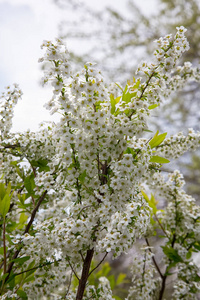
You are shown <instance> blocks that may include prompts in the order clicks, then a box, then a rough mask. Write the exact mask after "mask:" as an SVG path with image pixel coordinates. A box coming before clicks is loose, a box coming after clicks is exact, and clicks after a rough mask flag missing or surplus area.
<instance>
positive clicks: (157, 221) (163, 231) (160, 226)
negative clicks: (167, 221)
mask: <svg viewBox="0 0 200 300" xmlns="http://www.w3.org/2000/svg"><path fill="white" fill-rule="evenodd" d="M154 216H155V219H156V221H157V222H158V224H159V226H160V228H161V229H162V231H163V232H164V234H165V235H166V237H167V238H168V239H170V238H169V236H168V234H167V233H166V231H165V229H164V227H163V226H162V224H161V223H160V221H159V219H158V217H157V216H156V214H154Z"/></svg>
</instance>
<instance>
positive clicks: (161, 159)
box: [149, 155, 170, 164]
mask: <svg viewBox="0 0 200 300" xmlns="http://www.w3.org/2000/svg"><path fill="white" fill-rule="evenodd" d="M149 162H153V163H158V164H167V163H169V162H170V161H169V160H168V159H166V158H164V157H161V156H157V155H154V156H152V157H151V158H150V160H149Z"/></svg>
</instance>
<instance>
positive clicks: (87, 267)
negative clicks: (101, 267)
mask: <svg viewBox="0 0 200 300" xmlns="http://www.w3.org/2000/svg"><path fill="white" fill-rule="evenodd" d="M93 255H94V249H92V250H87V254H86V257H85V260H84V264H83V270H82V274H81V278H80V281H79V285H78V291H77V294H76V300H82V299H83V294H84V291H85V287H86V283H87V280H88V275H89V271H90V265H91V262H92V258H93Z"/></svg>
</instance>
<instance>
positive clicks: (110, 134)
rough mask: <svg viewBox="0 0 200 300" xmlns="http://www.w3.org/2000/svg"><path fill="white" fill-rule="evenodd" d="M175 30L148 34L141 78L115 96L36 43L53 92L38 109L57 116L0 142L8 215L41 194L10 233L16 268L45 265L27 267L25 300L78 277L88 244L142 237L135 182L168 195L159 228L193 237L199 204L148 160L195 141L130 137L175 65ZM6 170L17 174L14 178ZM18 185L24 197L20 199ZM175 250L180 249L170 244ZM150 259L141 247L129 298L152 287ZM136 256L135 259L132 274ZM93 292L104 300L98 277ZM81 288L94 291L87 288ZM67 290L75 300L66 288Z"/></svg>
mask: <svg viewBox="0 0 200 300" xmlns="http://www.w3.org/2000/svg"><path fill="white" fill-rule="evenodd" d="M184 31H185V30H184V29H183V28H182V27H181V28H178V31H177V34H176V35H175V37H172V36H168V37H166V38H164V39H161V40H159V41H158V45H159V51H158V52H159V53H158V52H157V51H156V53H157V54H156V62H155V64H151V65H146V64H144V65H143V66H142V68H140V70H139V71H142V72H143V74H145V76H143V78H138V79H134V80H133V83H130V82H129V83H128V84H127V86H126V88H125V90H124V91H122V92H121V95H117V92H116V89H114V88H112V87H111V88H110V90H109V89H107V87H106V85H105V84H104V80H103V77H102V75H101V72H100V71H99V70H98V69H97V68H96V67H95V65H94V64H92V63H87V64H86V65H85V66H84V68H83V70H82V71H81V72H78V73H76V74H72V72H71V68H70V64H69V55H68V52H67V50H66V49H65V47H64V45H63V44H62V42H61V41H60V40H57V41H56V43H54V44H53V43H52V42H49V41H47V42H44V44H43V47H45V48H46V53H45V56H44V58H43V59H41V60H40V61H44V62H45V77H44V79H43V82H44V83H46V82H48V81H49V82H51V84H52V86H53V97H52V99H51V100H50V101H49V102H48V103H47V105H46V107H47V109H49V110H50V112H51V113H52V114H53V113H55V112H59V113H60V114H61V119H60V121H59V122H58V123H57V124H50V125H49V126H47V127H46V126H43V127H42V128H41V130H40V131H39V132H37V133H32V132H29V131H27V132H26V133H24V134H18V135H16V136H15V137H13V136H11V137H10V139H9V140H7V141H6V143H5V145H4V148H3V149H6V151H7V152H6V154H9V155H7V157H8V158H7V162H5V159H4V155H2V157H1V161H2V162H1V163H4V168H3V169H2V170H3V171H2V170H1V174H0V175H2V173H4V172H6V179H10V180H12V184H13V186H17V190H18V196H19V197H17V200H16V201H15V202H16V203H15V204H16V206H14V209H13V214H14V213H15V212H16V207H17V206H19V207H20V209H21V208H23V210H25V211H26V213H27V214H29V215H30V212H31V218H32V217H33V215H34V213H35V209H36V208H37V205H38V203H40V201H41V207H40V208H42V209H41V211H40V212H39V213H38V214H37V217H36V218H35V219H34V222H33V223H32V226H31V230H30V231H28V230H27V231H26V230H25V231H24V234H22V235H21V236H20V238H21V240H22V243H23V247H22V249H20V255H22V256H30V260H29V261H28V262H27V264H25V265H24V268H26V267H28V265H29V264H30V262H33V261H34V263H35V264H36V265H43V264H46V265H45V267H44V268H41V269H40V268H38V270H37V271H36V272H35V279H36V281H35V283H34V284H33V283H32V282H31V281H30V282H27V283H26V285H25V289H26V292H27V294H28V297H29V299H36V298H38V297H41V295H44V294H46V295H47V296H50V295H51V293H52V291H53V290H54V289H55V287H58V285H59V284H63V285H64V284H65V283H66V280H67V278H68V277H67V276H68V271H69V269H71V270H72V271H73V273H74V274H76V276H77V277H78V276H79V277H80V274H81V270H82V266H83V261H85V259H86V257H87V254H88V251H89V252H90V251H93V252H94V254H99V253H108V252H111V251H112V253H113V256H114V257H117V256H119V255H120V254H121V253H124V252H127V251H128V249H129V248H130V247H131V246H132V244H133V242H134V241H135V239H136V238H138V237H139V238H140V237H142V236H144V234H145V233H146V230H147V228H148V226H149V222H150V215H151V209H150V207H149V204H148V203H147V202H146V200H145V199H144V197H143V194H142V192H141V185H142V184H143V183H144V181H145V180H147V182H148V183H149V186H150V187H153V188H154V187H155V186H156V188H158V190H159V191H160V192H163V193H164V194H165V195H166V197H167V199H168V201H169V207H168V208H167V210H166V215H165V214H164V213H163V215H162V219H163V223H164V226H165V227H166V232H167V230H168V227H170V230H172V229H173V230H177V234H180V235H181V231H183V232H188V234H190V233H191V232H194V235H195V238H197V237H199V233H198V232H199V226H198V224H199V223H198V222H197V223H195V220H196V219H197V218H198V217H199V210H198V209H197V208H196V206H194V201H193V199H192V198H190V197H189V196H187V195H186V194H185V193H184V192H183V190H182V189H181V187H182V181H181V180H180V178H179V177H180V176H179V174H178V173H177V172H176V173H174V174H173V175H172V176H171V177H170V179H169V181H168V182H167V183H165V181H164V179H163V178H162V177H161V176H160V175H159V173H158V172H156V171H155V169H154V164H153V165H152V163H151V162H150V159H151V158H152V155H154V154H158V155H159V154H160V155H161V154H162V156H165V157H168V155H169V156H170V157H177V156H178V155H180V154H182V153H183V152H184V151H187V150H188V149H193V148H195V147H196V146H198V145H199V133H197V134H196V133H194V132H193V131H192V130H190V131H189V135H188V136H187V137H183V136H182V135H180V134H179V135H178V137H177V138H176V137H173V138H169V139H167V140H166V141H164V142H163V143H162V144H160V145H159V146H158V147H155V148H153V149H152V148H151V146H150V144H149V140H147V139H144V138H138V135H139V134H140V135H141V134H142V133H143V132H144V131H145V130H147V128H148V126H147V117H148V116H149V115H150V112H151V111H152V109H153V108H155V105H157V104H159V103H160V101H161V97H162V96H164V95H165V93H166V90H167V89H168V86H167V85H168V84H169V78H172V77H173V75H172V74H171V73H170V68H171V64H172V69H173V70H175V69H174V68H175V66H174V64H175V63H176V62H177V59H178V58H179V56H180V55H181V54H182V53H183V52H184V51H185V50H186V49H187V48H188V45H187V42H186V40H185V37H184ZM169 58H171V60H172V61H171V60H169ZM169 66H170V67H169ZM184 68H185V69H183V70H182V69H181V73H184V72H186V69H187V72H188V68H190V66H188V65H186V66H185V67H184ZM191 76H194V73H193V74H192V75H191ZM144 77H145V78H144ZM170 80H171V79H170ZM180 80H182V79H181V76H180ZM178 81H179V79H178V80H177V85H178ZM118 87H119V90H120V86H118ZM169 90H170V87H169ZM17 95H18V94H17ZM115 96H117V97H115ZM2 120H3V119H2ZM7 127H9V126H7ZM7 127H6V128H7ZM6 130H7V129H6ZM6 132H7V131H6ZM4 154H5V153H4ZM13 156H15V157H17V158H18V161H16V158H15V159H13ZM22 162H23V163H24V162H25V164H26V165H25V167H23V164H22ZM158 166H159V165H158ZM15 168H16V169H15ZM14 170H17V172H16V171H14ZM22 171H23V172H22ZM155 172H156V173H155ZM12 173H14V174H17V175H16V176H15V178H14V177H12ZM174 178H175V179H174ZM174 180H175V182H176V184H175V185H173V184H172V182H174ZM23 192H24V193H25V199H22V198H20V197H21V195H20V193H22V194H23ZM42 195H44V198H45V199H43V196H42ZM172 195H173V196H172ZM174 197H176V199H178V200H180V203H179V205H178V208H179V210H180V213H181V214H182V215H181V216H182V221H180V229H178V228H176V224H174V216H175V213H176V211H175V208H176V206H175V202H174V201H175V200H174V199H175V198H174ZM18 198H19V199H18ZM29 203H31V204H30V205H29ZM26 207H28V208H27V209H26ZM31 209H33V211H32V210H31ZM186 210H188V211H189V213H187V214H186ZM192 222H193V223H192ZM191 224H193V225H192V226H191ZM15 232H17V231H14V233H15ZM14 233H13V236H14ZM14 246H15V247H16V244H15V245H14ZM12 247H13V244H12ZM177 250H178V248H177ZM178 251H182V249H181V248H180V247H179V250H178ZM183 252H184V251H183ZM180 255H182V256H183V254H181V253H180ZM151 258H152V255H151V253H150V252H149V250H145V264H146V265H147V269H146V272H143V276H144V278H143V279H145V284H144V282H143V281H141V280H142V279H136V282H137V284H136V286H137V288H136V290H133V292H134V293H137V297H138V298H137V299H152V297H153V296H152V295H153V293H154V291H155V289H156V287H157V281H155V279H153V268H152V266H151V263H150V260H151ZM53 262H55V265H54V263H53ZM142 263H144V261H143V262H142ZM142 263H140V264H139V263H138V271H141V272H142V267H141V266H142ZM142 284H144V286H143V285H142ZM139 290H140V292H139ZM99 291H100V292H99V293H100V294H99V295H98V297H100V298H97V299H112V294H111V290H110V287H109V285H108V282H107V281H106V280H105V279H102V280H101V285H100V290H99ZM88 292H89V293H90V292H91V293H94V295H97V294H95V293H97V291H96V290H94V289H93V288H92V287H90V288H88ZM70 293H71V294H70ZM68 296H69V297H68V299H75V298H74V294H73V292H69V295H68ZM90 297H93V294H91V296H90ZM95 297H97V296H95ZM149 297H150V298H149ZM94 299H95V298H94Z"/></svg>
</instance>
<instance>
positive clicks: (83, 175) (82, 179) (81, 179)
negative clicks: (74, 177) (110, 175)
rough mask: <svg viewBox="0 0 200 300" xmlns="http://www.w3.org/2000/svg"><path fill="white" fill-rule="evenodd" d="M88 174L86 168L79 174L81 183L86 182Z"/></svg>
mask: <svg viewBox="0 0 200 300" xmlns="http://www.w3.org/2000/svg"><path fill="white" fill-rule="evenodd" d="M86 175H87V173H86V170H84V171H83V173H81V174H80V175H79V177H78V179H79V180H80V182H81V183H84V181H85V177H86Z"/></svg>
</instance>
